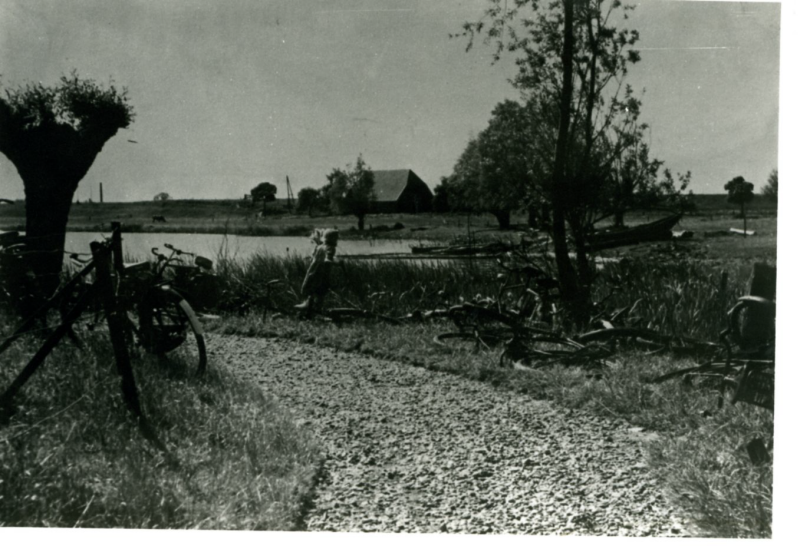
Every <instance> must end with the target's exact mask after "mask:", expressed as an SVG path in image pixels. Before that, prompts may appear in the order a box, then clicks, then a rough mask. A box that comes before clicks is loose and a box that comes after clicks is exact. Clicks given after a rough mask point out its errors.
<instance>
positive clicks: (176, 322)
mask: <svg viewBox="0 0 800 546" xmlns="http://www.w3.org/2000/svg"><path fill="white" fill-rule="evenodd" d="M137 319H138V325H137V326H136V327H135V328H134V331H135V333H136V334H137V337H138V339H139V343H140V344H141V346H142V347H143V348H144V350H145V351H147V352H149V353H152V354H166V353H168V352H170V351H173V350H175V349H177V348H178V347H180V346H181V345H183V343H184V342H186V340H187V337H188V334H189V331H190V330H191V332H192V335H193V337H194V340H195V343H196V344H197V356H196V358H197V373H198V375H202V374H203V373H205V371H206V365H207V361H208V357H207V355H206V342H205V337H204V335H203V327H202V326H201V324H200V321H199V319H198V318H197V315H196V314H195V312H194V310H193V309H192V307H191V306H190V305H189V302H187V301H186V300H185V299H184V298H183V296H181V295H180V294H179V293H178V292H176V291H175V290H173V289H171V288H169V287H157V288H155V289H153V290H152V291H151V292H150V293H149V294H148V295H147V296H146V297H145V298H143V300H142V301H141V302H140V303H139V305H138V306H137Z"/></svg>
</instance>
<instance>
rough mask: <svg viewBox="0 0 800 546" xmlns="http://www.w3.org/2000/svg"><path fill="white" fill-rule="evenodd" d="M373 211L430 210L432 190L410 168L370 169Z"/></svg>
mask: <svg viewBox="0 0 800 546" xmlns="http://www.w3.org/2000/svg"><path fill="white" fill-rule="evenodd" d="M372 172H373V174H374V175H375V186H374V191H375V203H374V210H375V212H407V213H416V212H430V211H431V209H432V208H433V192H432V191H431V189H430V188H429V187H428V185H427V184H426V183H425V182H423V181H422V179H421V178H420V177H419V176H417V175H416V174H415V173H414V171H412V170H411V169H397V170H390V171H372Z"/></svg>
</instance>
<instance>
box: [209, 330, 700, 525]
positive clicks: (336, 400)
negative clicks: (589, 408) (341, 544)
mask: <svg viewBox="0 0 800 546" xmlns="http://www.w3.org/2000/svg"><path fill="white" fill-rule="evenodd" d="M209 353H210V357H211V359H212V360H211V363H212V365H213V363H214V362H217V363H221V362H225V363H227V364H228V366H229V367H230V368H231V369H233V370H234V371H236V372H237V373H241V374H243V375H245V376H247V377H250V378H251V379H252V380H253V381H257V382H258V383H259V384H260V385H261V386H262V387H263V388H264V389H265V390H266V391H267V392H269V393H271V394H273V395H275V396H276V397H277V398H278V399H280V401H281V403H282V404H283V405H284V406H285V407H286V408H287V409H289V410H290V411H292V412H293V413H294V414H295V415H296V416H297V419H298V422H299V423H301V424H303V425H305V426H310V427H312V428H313V430H314V431H315V433H316V434H317V435H318V437H319V438H320V439H321V442H322V443H323V445H324V446H325V448H326V452H327V455H328V458H327V460H326V462H325V469H326V471H325V475H324V476H323V479H322V481H321V483H320V484H319V486H318V490H317V497H316V500H315V506H314V507H313V508H312V509H311V512H310V513H309V515H308V517H307V528H308V530H310V531H311V530H324V531H380V532H395V533H396V532H447V533H453V532H467V533H525V534H582V535H631V536H686V535H687V534H688V533H687V531H686V529H685V527H684V526H683V525H682V523H681V521H680V518H679V517H678V516H677V514H676V513H673V510H672V508H671V507H670V506H669V504H668V502H667V501H666V500H665V499H664V498H663V496H662V494H661V493H660V491H659V489H658V487H657V485H656V482H655V480H653V479H652V478H651V477H650V476H648V474H647V471H646V467H645V464H644V459H643V451H644V447H643V446H642V444H641V441H640V439H637V437H636V434H635V431H634V430H632V429H630V426H629V425H625V424H624V423H623V422H614V421H609V420H607V419H602V418H599V417H596V416H592V415H588V414H584V413H581V412H574V411H572V412H571V411H569V410H564V409H560V408H557V407H554V406H553V405H551V404H549V403H545V402H539V401H535V400H533V399H531V398H530V397H527V396H523V395H517V394H514V393H509V392H504V391H500V390H497V389H494V388H492V387H491V386H490V385H488V384H484V383H480V382H476V381H470V380H467V379H463V378H460V377H457V376H454V375H452V374H446V373H437V372H432V371H429V370H425V369H422V368H417V367H413V366H410V365H404V364H400V363H396V362H390V361H386V360H380V359H376V358H370V357H366V356H361V355H354V354H350V353H343V352H337V351H334V350H332V349H327V348H323V347H317V346H313V345H308V344H300V343H296V342H292V341H287V340H275V339H257V338H244V337H237V336H220V335H216V336H215V335H212V336H209Z"/></svg>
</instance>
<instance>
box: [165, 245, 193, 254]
mask: <svg viewBox="0 0 800 546" xmlns="http://www.w3.org/2000/svg"><path fill="white" fill-rule="evenodd" d="M164 246H165V247H166V248H168V249H170V250H171V251H172V252H174V253H175V254H177V255H178V256H180V255H182V254H186V255H187V256H194V253H193V252H186V251H185V250H181V249H179V248H175V247H174V246H172V245H171V244H169V243H164Z"/></svg>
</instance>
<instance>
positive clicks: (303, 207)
mask: <svg viewBox="0 0 800 546" xmlns="http://www.w3.org/2000/svg"><path fill="white" fill-rule="evenodd" d="M321 200H322V196H321V195H320V190H318V189H315V188H303V189H301V190H300V191H299V192H298V193H297V212H307V213H308V216H309V217H310V216H311V214H312V213H313V211H314V210H315V209H318V208H319V206H320V202H321Z"/></svg>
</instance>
